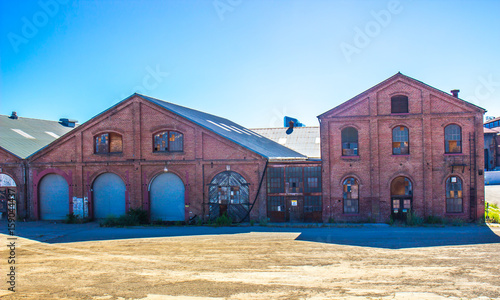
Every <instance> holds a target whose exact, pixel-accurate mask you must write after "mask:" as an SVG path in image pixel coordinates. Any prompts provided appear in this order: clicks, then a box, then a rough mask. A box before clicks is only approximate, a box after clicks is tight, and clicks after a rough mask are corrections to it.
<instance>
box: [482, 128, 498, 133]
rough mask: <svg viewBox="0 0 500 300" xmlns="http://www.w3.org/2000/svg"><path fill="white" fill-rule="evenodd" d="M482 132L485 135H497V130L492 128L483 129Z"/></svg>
mask: <svg viewBox="0 0 500 300" xmlns="http://www.w3.org/2000/svg"><path fill="white" fill-rule="evenodd" d="M483 132H484V133H485V134H486V133H493V134H497V133H499V130H496V129H493V128H486V127H483Z"/></svg>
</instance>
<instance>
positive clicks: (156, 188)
mask: <svg viewBox="0 0 500 300" xmlns="http://www.w3.org/2000/svg"><path fill="white" fill-rule="evenodd" d="M184 191H185V188H184V183H183V182H182V180H181V179H180V178H179V177H178V176H177V175H175V174H172V173H163V174H160V175H158V176H156V177H155V178H154V179H153V182H152V183H151V187H150V198H151V220H153V221H156V220H162V221H184V219H185V217H184Z"/></svg>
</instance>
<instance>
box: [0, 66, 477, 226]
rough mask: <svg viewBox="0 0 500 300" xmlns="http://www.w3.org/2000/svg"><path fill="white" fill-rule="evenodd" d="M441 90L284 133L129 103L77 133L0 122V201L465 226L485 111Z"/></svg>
mask: <svg viewBox="0 0 500 300" xmlns="http://www.w3.org/2000/svg"><path fill="white" fill-rule="evenodd" d="M453 93H454V95H450V94H447V93H445V92H443V91H440V90H437V89H435V88H433V87H431V86H429V85H426V84H424V83H422V82H420V81H417V80H415V79H412V78H410V77H407V76H405V75H402V74H400V73H398V74H396V75H394V76H392V77H391V78H389V79H387V80H385V81H383V82H381V83H379V84H378V85H376V86H374V87H372V88H370V89H368V90H367V91H365V92H363V93H361V94H359V95H358V96H356V97H354V98H352V99H350V100H348V101H346V102H345V103H343V104H341V105H339V106H337V107H335V108H333V109H332V110H330V111H328V112H326V113H324V114H322V115H320V116H319V117H318V118H319V121H320V127H319V128H318V127H300V128H295V129H294V132H293V133H292V134H290V135H287V134H286V133H285V129H284V128H278V129H276V128H264V129H254V130H249V129H246V128H244V127H242V126H240V125H238V124H236V123H234V122H232V121H230V120H227V119H224V118H220V117H217V116H214V115H211V114H208V113H204V112H200V111H196V110H193V109H190V108H186V107H182V106H179V105H175V104H172V103H168V102H164V101H161V100H158V99H154V98H150V97H147V96H144V95H139V94H134V95H132V96H131V97H129V98H127V99H125V100H123V101H121V102H120V103H118V104H116V105H114V106H113V107H111V108H109V109H108V110H106V111H104V112H102V113H101V114H99V115H97V116H95V117H94V118H92V119H91V120H89V121H87V122H85V123H84V124H82V125H80V126H76V127H74V126H75V121H71V120H68V119H61V122H51V121H44V120H34V119H26V118H17V119H16V118H15V117H13V116H11V117H8V116H1V118H0V121H1V122H0V125H1V126H0V131H1V132H0V133H1V135H2V139H1V141H0V200H2V198H1V197H3V196H2V195H3V194H6V193H7V192H9V191H14V192H15V193H17V199H18V202H17V204H18V205H17V212H18V215H19V216H20V217H21V218H29V219H42V220H61V219H65V218H66V215H67V214H69V213H78V214H81V215H88V216H89V217H91V218H97V219H99V218H104V217H106V216H108V215H115V216H119V215H123V214H124V213H125V212H126V211H127V210H129V209H131V208H143V209H145V210H146V211H148V212H149V214H150V218H151V220H152V221H156V220H163V221H187V220H189V219H191V218H193V217H195V216H198V217H200V218H202V219H203V220H208V219H215V218H217V217H218V216H220V215H222V214H224V213H227V214H228V215H229V216H231V218H232V219H233V220H235V221H242V220H243V221H247V220H250V219H253V220H259V219H262V218H268V219H269V220H270V221H273V222H308V221H318V222H321V221H323V222H328V221H331V220H332V219H333V220H335V221H354V222H357V221H367V220H370V221H371V220H374V221H378V222H384V221H387V220H388V219H389V217H390V216H392V217H394V218H403V217H404V216H405V215H406V214H408V212H409V211H410V210H412V211H414V212H416V214H418V215H420V216H423V217H426V216H442V217H447V218H448V217H449V218H461V219H464V220H475V219H478V218H481V217H482V215H483V212H484V175H483V173H484V166H485V163H484V157H483V155H484V151H483V149H484V145H483V142H484V138H483V122H482V120H483V119H482V118H483V114H484V112H485V111H484V109H482V108H480V107H477V106H475V105H473V104H470V103H468V102H466V101H464V100H461V99H459V98H458V92H456V91H453ZM2 193H3V194H2ZM4 198H5V197H4Z"/></svg>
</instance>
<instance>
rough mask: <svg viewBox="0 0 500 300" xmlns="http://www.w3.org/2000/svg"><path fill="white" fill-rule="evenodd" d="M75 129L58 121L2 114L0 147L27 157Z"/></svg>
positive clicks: (23, 157)
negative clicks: (15, 117) (16, 117)
mask: <svg viewBox="0 0 500 300" xmlns="http://www.w3.org/2000/svg"><path fill="white" fill-rule="evenodd" d="M73 129H74V127H66V126H63V125H61V123H59V122H57V121H49V120H40V119H31V118H23V117H18V119H11V118H9V116H6V115H0V137H1V138H0V147H2V148H3V149H5V150H7V151H8V152H10V153H12V154H13V155H15V156H17V157H19V158H22V159H25V158H27V157H28V156H30V155H31V154H33V153H34V152H37V151H38V150H40V149H42V148H44V147H45V146H47V145H48V144H50V143H52V142H53V141H55V140H56V139H58V138H59V137H60V136H62V135H64V134H66V133H68V132H70V131H71V130H73Z"/></svg>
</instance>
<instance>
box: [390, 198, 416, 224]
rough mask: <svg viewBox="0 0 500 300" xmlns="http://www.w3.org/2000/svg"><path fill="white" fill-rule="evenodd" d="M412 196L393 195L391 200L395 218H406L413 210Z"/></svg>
mask: <svg viewBox="0 0 500 300" xmlns="http://www.w3.org/2000/svg"><path fill="white" fill-rule="evenodd" d="M411 206H412V198H401V197H393V198H392V201H391V208H392V210H391V211H392V217H393V219H395V220H406V216H407V214H408V213H410V212H411Z"/></svg>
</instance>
